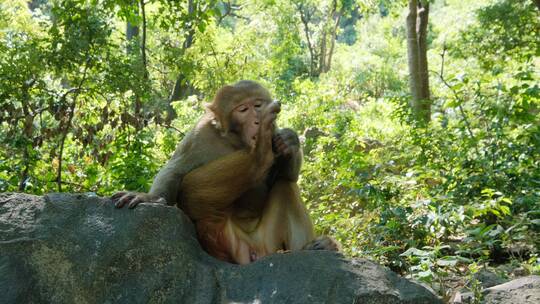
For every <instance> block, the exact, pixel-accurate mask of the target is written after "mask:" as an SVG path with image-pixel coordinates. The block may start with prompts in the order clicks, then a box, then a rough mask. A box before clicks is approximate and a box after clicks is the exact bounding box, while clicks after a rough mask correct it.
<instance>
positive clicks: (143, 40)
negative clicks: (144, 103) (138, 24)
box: [139, 0, 149, 80]
mask: <svg viewBox="0 0 540 304" xmlns="http://www.w3.org/2000/svg"><path fill="white" fill-rule="evenodd" d="M139 5H140V9H141V14H142V37H141V58H142V64H143V67H144V79H146V80H148V77H149V75H148V68H147V62H146V61H147V60H146V10H145V4H144V0H140V1H139Z"/></svg>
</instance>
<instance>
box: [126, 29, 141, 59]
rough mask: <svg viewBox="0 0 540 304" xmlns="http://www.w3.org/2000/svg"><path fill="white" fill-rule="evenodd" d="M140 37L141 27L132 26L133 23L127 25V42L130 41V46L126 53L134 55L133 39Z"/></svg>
mask: <svg viewBox="0 0 540 304" xmlns="http://www.w3.org/2000/svg"><path fill="white" fill-rule="evenodd" d="M138 36H139V27H138V26H136V25H133V24H131V22H129V21H128V22H127V23H126V40H127V41H128V45H127V48H126V52H127V53H128V54H132V53H133V47H132V46H131V43H132V41H133V38H135V37H138Z"/></svg>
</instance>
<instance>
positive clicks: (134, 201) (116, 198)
mask: <svg viewBox="0 0 540 304" xmlns="http://www.w3.org/2000/svg"><path fill="white" fill-rule="evenodd" d="M111 200H112V202H113V203H114V206H115V207H116V208H122V207H124V206H125V205H126V204H127V205H128V208H129V209H133V208H135V207H137V205H138V204H140V203H154V204H164V205H166V204H167V201H166V200H165V199H164V198H162V197H160V196H157V195H153V194H148V193H143V192H132V191H120V192H117V193H115V194H113V195H112V196H111Z"/></svg>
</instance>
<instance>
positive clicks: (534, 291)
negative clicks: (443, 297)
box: [450, 275, 540, 304]
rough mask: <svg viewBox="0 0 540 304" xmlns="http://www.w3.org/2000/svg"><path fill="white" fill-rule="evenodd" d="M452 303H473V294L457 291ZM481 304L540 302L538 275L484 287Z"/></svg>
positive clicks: (536, 303) (539, 279)
mask: <svg viewBox="0 0 540 304" xmlns="http://www.w3.org/2000/svg"><path fill="white" fill-rule="evenodd" d="M450 303H452V304H470V303H475V299H474V294H473V293H472V292H465V293H463V294H461V293H457V296H455V297H454V299H453V300H451V301H450ZM480 303H482V304H538V303H540V276H536V275H532V276H527V277H522V278H519V279H515V280H512V281H510V282H507V283H504V284H500V285H497V286H493V287H490V288H486V289H484V290H483V291H482V298H481V301H480Z"/></svg>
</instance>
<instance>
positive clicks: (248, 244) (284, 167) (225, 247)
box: [112, 80, 340, 264]
mask: <svg viewBox="0 0 540 304" xmlns="http://www.w3.org/2000/svg"><path fill="white" fill-rule="evenodd" d="M207 108H208V111H207V112H206V113H205V115H203V117H202V118H201V119H200V120H199V121H198V122H197V124H196V125H195V127H194V128H193V129H192V130H191V131H190V132H189V133H188V134H186V136H185V137H184V138H183V139H182V141H181V142H180V143H179V145H178V146H177V149H176V151H175V152H174V154H173V156H172V157H171V159H170V160H169V161H168V162H167V164H166V165H165V166H164V167H163V168H162V169H161V170H160V171H159V172H158V174H157V175H156V177H155V178H154V181H153V183H152V186H151V189H150V191H149V193H137V192H125V191H121V192H118V193H116V194H115V195H113V196H112V199H113V201H114V202H115V205H116V207H118V208H122V207H123V206H125V205H127V206H128V208H135V207H136V206H137V205H138V204H140V203H142V202H149V203H165V204H170V205H176V206H178V207H179V208H180V209H182V210H183V211H184V212H185V213H186V214H187V215H188V217H189V218H190V219H191V220H192V221H193V222H194V224H195V227H196V231H197V236H198V239H199V242H200V243H201V246H202V247H203V248H204V249H205V250H206V251H207V252H208V253H209V254H210V255H212V256H214V257H216V258H218V259H220V260H223V261H226V262H230V263H236V264H248V263H250V262H254V261H256V260H258V259H260V258H262V257H264V256H267V255H269V254H273V253H276V252H279V251H294V250H302V249H304V250H321V249H322V250H334V251H339V247H340V246H339V244H338V243H337V242H336V241H335V240H333V239H332V238H330V237H328V236H321V237H318V238H316V237H315V234H314V230H313V224H312V222H311V219H310V217H309V215H308V212H307V209H306V207H305V206H304V204H303V203H302V199H301V197H300V189H299V187H298V184H297V181H298V178H299V174H300V169H301V164H302V150H301V148H300V142H299V139H298V135H297V134H296V133H295V132H294V131H293V130H291V129H287V128H284V129H279V128H278V127H277V125H276V118H277V115H278V113H279V112H280V111H281V105H280V104H279V103H278V102H276V101H273V100H272V98H271V95H270V93H269V91H268V90H267V89H266V88H264V87H263V86H262V85H260V84H258V83H257V82H255V81H251V80H242V81H239V82H237V83H235V84H233V85H226V86H224V87H222V88H221V89H219V90H218V92H217V93H216V95H215V97H214V99H213V101H212V103H211V104H210V105H209V106H208V107H207Z"/></svg>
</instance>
